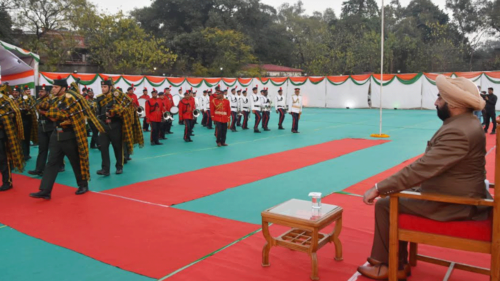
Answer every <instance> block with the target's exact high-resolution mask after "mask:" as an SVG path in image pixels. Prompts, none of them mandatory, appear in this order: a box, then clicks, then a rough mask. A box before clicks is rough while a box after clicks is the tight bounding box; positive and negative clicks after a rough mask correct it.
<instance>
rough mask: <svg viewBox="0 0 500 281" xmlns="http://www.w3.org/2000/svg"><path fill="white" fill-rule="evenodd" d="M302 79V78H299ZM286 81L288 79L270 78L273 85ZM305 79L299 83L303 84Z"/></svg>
mask: <svg viewBox="0 0 500 281" xmlns="http://www.w3.org/2000/svg"><path fill="white" fill-rule="evenodd" d="M301 78H302V77H301ZM304 78H305V79H307V77H304ZM286 79H288V78H287V77H278V78H274V77H273V78H271V81H273V82H274V83H283V82H285V81H286ZM305 79H304V80H303V81H300V82H304V81H305Z"/></svg>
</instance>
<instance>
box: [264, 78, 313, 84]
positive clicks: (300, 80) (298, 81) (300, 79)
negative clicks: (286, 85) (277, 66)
mask: <svg viewBox="0 0 500 281" xmlns="http://www.w3.org/2000/svg"><path fill="white" fill-rule="evenodd" d="M277 79H284V80H286V78H271V80H273V81H274V82H278V81H276V80H277ZM284 80H280V82H284ZM290 80H292V81H293V82H294V83H304V82H306V80H307V77H290Z"/></svg>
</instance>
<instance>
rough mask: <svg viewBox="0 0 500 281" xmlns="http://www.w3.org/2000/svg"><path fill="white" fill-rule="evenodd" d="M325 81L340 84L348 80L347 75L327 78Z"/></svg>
mask: <svg viewBox="0 0 500 281" xmlns="http://www.w3.org/2000/svg"><path fill="white" fill-rule="evenodd" d="M326 79H328V80H330V81H331V82H333V83H342V82H345V80H347V79H349V75H342V76H327V77H326ZM311 82H312V81H311Z"/></svg>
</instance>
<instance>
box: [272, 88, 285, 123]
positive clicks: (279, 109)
mask: <svg viewBox="0 0 500 281" xmlns="http://www.w3.org/2000/svg"><path fill="white" fill-rule="evenodd" d="M274 109H275V110H276V113H279V115H280V120H279V122H278V129H279V130H284V129H285V128H283V121H284V120H285V115H286V100H285V97H284V96H283V90H282V89H281V87H280V89H279V90H278V95H277V96H276V98H275V101H274Z"/></svg>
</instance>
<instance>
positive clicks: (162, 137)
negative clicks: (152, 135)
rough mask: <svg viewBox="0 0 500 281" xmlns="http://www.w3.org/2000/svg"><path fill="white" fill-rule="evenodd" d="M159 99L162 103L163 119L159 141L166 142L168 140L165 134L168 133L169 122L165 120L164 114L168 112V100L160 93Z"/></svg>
mask: <svg viewBox="0 0 500 281" xmlns="http://www.w3.org/2000/svg"><path fill="white" fill-rule="evenodd" d="M158 99H159V102H160V103H162V118H161V123H160V128H159V136H158V139H160V140H166V139H167V138H166V137H165V134H166V133H167V131H166V130H167V120H165V118H163V114H164V113H165V112H166V111H168V110H167V107H168V99H166V98H165V93H164V92H163V93H162V92H159V93H158Z"/></svg>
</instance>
